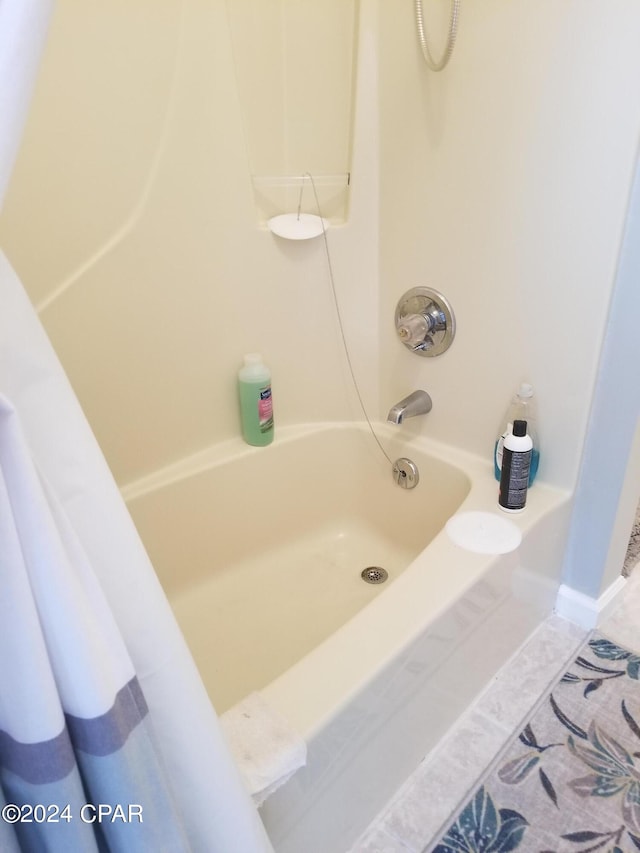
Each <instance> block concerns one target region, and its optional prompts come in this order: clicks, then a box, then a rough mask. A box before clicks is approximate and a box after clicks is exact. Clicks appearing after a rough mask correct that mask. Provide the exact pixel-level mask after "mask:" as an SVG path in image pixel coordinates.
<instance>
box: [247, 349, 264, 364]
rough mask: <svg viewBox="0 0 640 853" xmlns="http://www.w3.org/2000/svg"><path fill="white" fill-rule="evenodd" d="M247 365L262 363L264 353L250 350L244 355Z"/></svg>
mask: <svg viewBox="0 0 640 853" xmlns="http://www.w3.org/2000/svg"><path fill="white" fill-rule="evenodd" d="M244 363H245V365H246V367H252V366H253V365H254V364H262V354H261V353H259V352H248V353H247V354H246V355H245V357H244Z"/></svg>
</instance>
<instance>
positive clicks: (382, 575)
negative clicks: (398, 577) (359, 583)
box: [360, 566, 389, 583]
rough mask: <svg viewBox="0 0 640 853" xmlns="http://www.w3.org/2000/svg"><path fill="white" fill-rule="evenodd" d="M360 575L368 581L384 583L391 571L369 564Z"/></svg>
mask: <svg viewBox="0 0 640 853" xmlns="http://www.w3.org/2000/svg"><path fill="white" fill-rule="evenodd" d="M360 577H361V578H362V580H364V581H366V582H367V583H384V582H385V581H386V579H387V578H388V577H389V573H388V572H387V571H386V569H383V568H381V567H380V566H367V568H366V569H364V571H362V572H361V573H360Z"/></svg>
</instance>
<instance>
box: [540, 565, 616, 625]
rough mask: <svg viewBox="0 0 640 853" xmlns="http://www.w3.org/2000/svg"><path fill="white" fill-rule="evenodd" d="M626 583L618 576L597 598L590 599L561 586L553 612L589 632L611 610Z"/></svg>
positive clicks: (565, 586)
mask: <svg viewBox="0 0 640 853" xmlns="http://www.w3.org/2000/svg"><path fill="white" fill-rule="evenodd" d="M626 582H627V579H626V578H625V577H623V576H622V575H620V576H619V577H618V578H616V580H615V581H614V582H613V583H612V584H611V585H610V586H609V587H607V589H605V591H604V592H603V593H602V595H601V596H600V597H599V598H592V597H591V596H590V595H585V594H584V593H583V592H578V591H577V590H575V589H573V587H570V586H567V585H566V584H561V585H560V589H559V590H558V596H557V598H556V606H555V608H554V609H555V612H556V613H557V614H558V616H562V617H563V618H564V619H568V620H569V622H575V623H576V625H580V627H581V628H585V629H586V630H591V629H592V628H595V627H596V626H597V625H598V624H600V623H601V622H602V620H603V619H604V618H605V617H606V616H608V615H609V613H610V612H611V610H613V608H614V607H615V605H616V604H617V603H618V597H619V595H620V594H621V593H622V591H623V589H624V587H625V584H626Z"/></svg>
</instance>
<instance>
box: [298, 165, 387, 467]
mask: <svg viewBox="0 0 640 853" xmlns="http://www.w3.org/2000/svg"><path fill="white" fill-rule="evenodd" d="M302 177H303V182H304V178H309V181H310V182H311V189H312V190H313V197H314V199H315V204H316V210H317V211H318V216H319V217H320V222H321V224H322V240H323V242H324V253H325V256H326V259H327V268H328V270H329V281H330V283H331V294H332V296H333V304H334V306H335V309H336V315H337V317H338V328H339V329H340V337H341V338H342V347H343V349H344V354H345V357H346V359H347V365H348V367H349V373H350V374H351V381H352V383H353V387H354V388H355V392H356V396H357V398H358V402H359V404H360V409H361V410H362V414H363V415H364V419H365V421H366V422H367V426H368V427H369V432H370V433H371V435H372V436H373V438H374V439H375V442H376V444H377V445H378V447H379V448H380V451H381V452H382V454H383V456H384V457H385V459H386V460H387V462H388V463H389V464H390V465H393V461H392V459H391V457H390V456H389V454H388V453H387V451H386V450H385V449H384V447H383V446H382V444H381V443H380V439H379V438H378V436H377V435H376V433H375V430H374V428H373V424H372V423H371V420H370V419H369V415H368V414H367V408H366V406H365V404H364V400H363V399H362V394H361V393H360V388H359V387H358V380H357V379H356V374H355V370H354V369H353V363H352V361H351V355H350V353H349V347H348V345H347V336H346V334H345V331H344V326H343V324H342V315H341V313H340V303H339V302H338V295H337V293H336V283H335V278H334V275H333V264H332V262H331V252H330V251H329V241H328V240H327V229H326V228H325V227H324V218H323V216H322V210H321V209H320V199H319V198H318V193H317V192H316V185H315V182H314V180H313V175H312V174H311V173H310V172H305V173H304V175H303V176H302Z"/></svg>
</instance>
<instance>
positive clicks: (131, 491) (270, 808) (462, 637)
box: [123, 424, 568, 853]
mask: <svg viewBox="0 0 640 853" xmlns="http://www.w3.org/2000/svg"><path fill="white" fill-rule="evenodd" d="M376 432H377V434H378V435H379V436H380V439H381V441H382V443H383V445H384V446H385V449H386V450H387V452H388V454H389V455H390V456H391V458H392V459H395V458H396V457H397V456H408V457H410V458H411V459H412V460H413V461H414V462H416V463H417V465H418V468H419V471H420V483H419V485H418V487H417V488H416V489H414V490H403V489H400V488H399V487H398V486H397V485H396V484H395V483H394V481H393V478H392V474H391V468H390V465H389V463H388V462H387V461H386V460H385V459H384V457H383V456H382V454H381V453H380V451H379V449H378V448H377V446H376V445H375V442H374V441H373V439H372V437H371V435H370V434H369V432H368V430H367V428H366V427H361V426H359V425H345V424H320V425H310V426H303V427H296V428H291V429H282V430H280V431H279V432H278V435H277V438H276V441H275V442H274V443H273V444H272V445H270V446H269V447H266V448H248V447H247V446H246V445H244V444H242V443H241V442H240V441H231V442H227V443H224V444H220V445H216V446H213V447H212V448H210V449H208V450H207V451H205V452H203V453H200V454H198V455H196V456H193V457H190V458H189V459H187V460H184V461H182V462H180V463H179V464H177V465H174V466H171V467H170V468H167V469H165V470H163V471H161V472H158V473H157V474H154V475H153V476H151V477H147V478H144V479H143V480H140V481H138V482H136V483H133V484H131V485H129V486H128V487H126V488H125V489H124V490H123V492H124V496H125V499H126V500H127V503H128V506H129V509H130V511H131V513H132V516H133V518H134V521H135V523H136V525H137V527H138V530H139V531H140V534H141V536H142V539H143V541H144V543H145V545H146V547H147V550H148V551H149V554H150V557H151V559H152V561H153V563H154V565H155V567H156V571H157V572H158V575H159V577H160V580H161V582H162V584H163V586H164V588H165V590H166V592H167V595H168V597H169V599H170V601H171V603H172V606H173V608H174V611H175V613H176V616H177V619H178V621H179V623H180V625H181V627H182V630H183V632H184V634H185V637H186V639H187V642H188V643H189V645H190V647H191V650H192V653H193V655H194V658H195V660H196V663H197V664H198V667H199V669H200V672H201V675H202V677H203V680H204V682H205V685H206V686H207V689H208V691H209V695H210V697H211V699H212V702H213V704H214V706H215V707H216V710H217V711H218V712H219V713H220V712H223V711H224V710H226V709H227V708H228V707H230V706H231V705H233V704H234V703H235V702H237V701H239V700H240V699H241V698H242V697H243V696H245V695H246V694H248V693H249V692H251V691H254V690H259V691H261V693H262V695H263V697H264V698H265V699H266V700H267V701H268V702H269V703H270V704H272V705H273V706H274V707H275V708H277V709H278V710H279V711H280V712H281V713H282V714H283V715H284V716H285V717H287V718H288V720H289V721H290V723H291V724H292V726H293V727H294V728H295V729H296V730H297V731H298V732H299V733H300V734H302V735H303V737H304V738H305V740H306V741H307V744H308V763H307V766H306V767H305V768H303V769H302V770H300V771H298V773H296V775H295V776H294V777H293V778H292V779H291V780H290V781H289V782H288V783H287V784H286V785H285V786H284V787H282V788H281V789H280V790H278V791H277V792H276V793H275V794H274V795H272V796H271V797H270V798H269V799H268V800H267V802H266V803H265V804H264V806H263V807H262V809H261V813H262V817H263V820H264V822H265V825H266V827H267V830H268V832H269V835H270V837H271V839H272V841H273V844H274V847H275V849H276V850H277V851H278V853H301V851H304V853H334V851H335V853H344V851H346V850H347V849H348V847H349V845H350V844H351V842H352V841H353V840H354V838H355V837H357V835H358V834H359V833H360V832H361V831H362V830H363V829H364V827H365V826H366V825H367V823H368V822H369V821H370V820H371V819H372V818H373V816H374V815H375V814H376V813H377V812H378V811H379V809H380V808H381V807H382V806H383V805H384V803H385V802H386V801H387V799H388V798H389V797H390V796H391V794H392V793H393V792H394V791H395V789H396V788H397V787H398V786H399V785H400V784H401V782H402V781H403V780H404V779H405V778H406V777H407V776H408V775H409V773H411V772H412V770H413V769H414V768H415V767H416V766H417V764H418V763H419V761H420V760H421V759H422V757H423V756H424V754H425V753H426V752H427V751H428V750H429V748H430V747H431V746H432V745H433V744H434V743H435V742H436V741H437V740H438V738H439V737H441V735H442V734H443V733H444V732H445V731H446V729H447V728H448V727H449V726H450V725H451V723H452V722H453V721H454V720H455V718H456V717H457V716H458V715H459V714H460V713H461V711H462V710H463V709H464V708H465V707H466V706H467V705H468V704H469V703H470V702H471V701H472V700H473V698H474V697H475V695H477V693H478V692H479V691H480V690H481V689H482V688H483V687H484V686H485V684H486V683H487V682H488V680H489V679H490V678H491V677H492V676H493V675H494V674H495V672H496V671H497V669H498V668H499V667H500V666H501V665H502V664H503V663H504V662H505V661H506V660H507V659H508V658H509V657H510V656H511V654H513V652H515V650H516V649H517V647H518V646H519V645H520V644H521V643H522V642H523V641H524V640H525V639H526V637H527V636H528V634H529V633H530V632H531V630H532V629H533V628H534V627H535V626H536V625H537V624H538V623H539V622H540V621H541V619H542V618H544V616H545V615H546V614H547V613H548V612H549V611H550V610H551V607H552V605H553V601H554V600H555V593H556V590H557V586H558V583H559V571H560V565H561V558H562V552H563V547H564V540H565V534H566V527H567V519H568V496H567V495H566V494H565V493H562V492H559V491H557V490H554V489H551V488H549V487H547V486H545V485H543V484H542V483H536V484H535V486H534V488H532V489H531V491H530V493H529V499H528V504H527V508H526V511H525V512H524V513H522V514H520V515H516V516H513V517H511V518H512V520H513V521H514V523H515V524H516V525H517V526H518V527H519V528H520V530H521V532H522V534H523V542H522V545H521V546H520V548H519V549H518V550H517V551H516V552H513V553H511V554H507V555H504V556H502V557H494V556H485V555H480V554H475V553H471V552H469V551H466V550H463V549H461V548H459V547H458V546H456V545H454V544H453V543H452V542H451V541H450V540H449V538H448V536H447V534H446V532H445V531H444V530H443V528H444V525H445V523H446V521H447V519H448V518H449V517H450V516H451V515H452V514H454V513H455V512H457V511H463V510H470V509H483V510H489V511H492V510H494V509H496V506H497V484H496V482H495V480H494V479H493V472H492V467H491V465H490V463H489V462H488V461H485V460H480V459H478V458H476V457H473V456H471V455H469V454H464V453H461V452H459V451H454V450H453V449H452V448H450V447H447V446H444V445H437V444H435V443H432V442H428V441H426V440H424V439H416V438H413V439H412V438H411V434H410V433H409V431H408V430H406V429H403V428H402V427H391V426H387V425H386V424H381V425H377V426H376ZM368 566H382V567H383V568H385V569H386V570H387V571H388V572H389V576H390V577H389V580H388V581H386V582H385V583H384V584H381V585H378V586H374V585H370V584H366V583H365V582H364V581H363V580H362V579H361V578H360V573H361V571H362V570H363V569H364V568H366V567H368Z"/></svg>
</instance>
